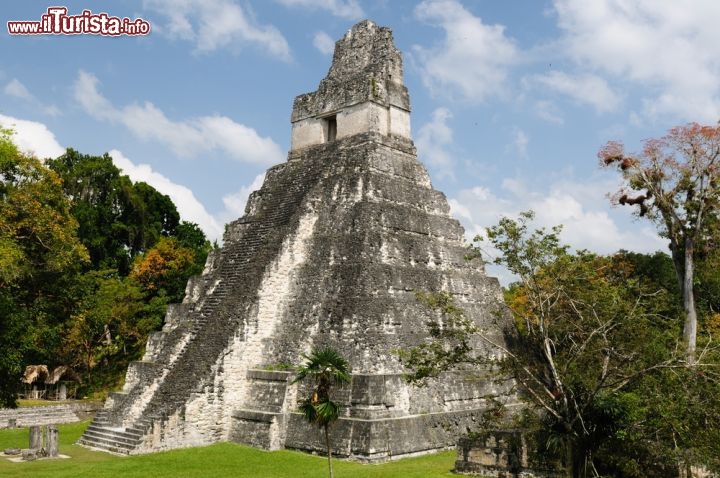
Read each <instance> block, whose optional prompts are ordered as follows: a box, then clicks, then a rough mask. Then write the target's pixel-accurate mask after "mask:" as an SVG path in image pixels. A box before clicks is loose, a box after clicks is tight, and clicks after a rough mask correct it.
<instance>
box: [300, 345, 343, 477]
mask: <svg viewBox="0 0 720 478" xmlns="http://www.w3.org/2000/svg"><path fill="white" fill-rule="evenodd" d="M303 357H304V358H305V364H303V365H301V366H300V367H298V369H297V377H295V380H293V383H296V382H299V381H300V380H303V379H305V378H306V377H310V378H312V379H313V380H314V382H315V388H314V389H313V391H312V394H311V395H310V397H308V398H306V399H305V400H303V401H302V402H300V412H301V413H302V414H303V416H304V417H305V420H307V421H308V423H311V424H315V425H317V426H318V427H319V428H322V429H323V430H324V432H325V446H326V447H327V455H328V469H329V470H330V478H333V476H334V475H333V468H332V450H331V448H330V434H329V432H328V429H329V427H330V424H331V423H332V422H334V421H335V420H337V419H338V417H339V416H340V405H339V404H337V403H335V402H333V401H332V400H331V399H330V388H331V387H333V386H336V385H343V384H346V383H349V382H350V364H348V361H347V360H345V359H344V358H343V357H342V356H341V355H340V354H339V353H338V352H337V351H336V350H334V349H332V348H330V347H325V348H322V349H313V350H312V351H311V353H310V354H309V355H303Z"/></svg>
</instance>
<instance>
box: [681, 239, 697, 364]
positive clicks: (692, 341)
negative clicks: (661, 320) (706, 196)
mask: <svg viewBox="0 0 720 478" xmlns="http://www.w3.org/2000/svg"><path fill="white" fill-rule="evenodd" d="M694 249H695V244H694V241H693V239H692V238H690V237H685V270H684V276H683V284H682V294H683V308H684V309H685V326H684V327H683V340H684V341H685V350H686V351H685V353H686V358H687V362H688V364H690V365H692V364H693V363H695V345H696V342H697V312H696V311H695V296H694V292H693V276H694V264H693V253H694V252H695V251H694Z"/></svg>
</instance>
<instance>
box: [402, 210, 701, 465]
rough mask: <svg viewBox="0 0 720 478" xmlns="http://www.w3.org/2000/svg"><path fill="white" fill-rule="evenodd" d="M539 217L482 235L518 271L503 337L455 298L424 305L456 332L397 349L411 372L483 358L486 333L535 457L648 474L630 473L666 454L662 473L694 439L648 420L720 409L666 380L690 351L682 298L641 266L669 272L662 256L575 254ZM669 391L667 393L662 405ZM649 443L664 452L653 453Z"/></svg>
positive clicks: (435, 331)
mask: <svg viewBox="0 0 720 478" xmlns="http://www.w3.org/2000/svg"><path fill="white" fill-rule="evenodd" d="M532 219H533V215H532V213H523V214H521V215H520V218H519V219H518V220H513V219H508V218H503V219H502V220H501V221H500V223H499V224H498V225H496V226H493V227H490V228H488V230H487V237H486V238H484V239H483V238H478V239H482V243H483V244H484V246H482V249H486V248H487V246H488V245H491V246H492V247H493V248H494V250H496V251H498V252H499V255H498V256H497V257H496V258H495V259H494V262H495V263H496V264H499V265H502V266H504V267H506V268H507V269H508V270H510V272H512V273H513V274H515V275H516V277H517V278H518V280H517V282H515V283H513V284H511V286H510V287H509V288H508V289H507V290H506V294H505V299H506V303H507V305H508V308H509V312H510V313H511V314H512V317H513V321H512V327H511V328H510V329H509V330H508V331H507V335H506V342H505V343H498V342H496V341H493V340H492V339H491V338H488V337H486V336H484V335H483V334H482V331H481V330H479V329H478V328H477V327H475V326H474V324H472V323H471V322H469V321H467V319H466V318H465V317H464V314H463V312H462V310H461V309H459V308H457V307H456V306H455V305H454V304H453V302H452V300H451V298H450V297H446V298H445V299H444V300H436V301H434V302H427V301H426V303H428V304H429V305H430V306H431V307H433V308H434V309H436V310H438V311H440V312H441V313H442V314H444V316H443V320H442V322H443V323H446V324H449V325H446V326H445V327H444V328H445V329H451V330H443V328H437V327H433V326H432V324H430V330H431V334H432V335H433V336H434V337H435V338H436V339H438V340H439V341H440V343H439V344H438V343H436V341H433V342H431V343H427V344H423V345H421V346H419V347H415V348H413V349H411V350H409V351H406V352H405V353H404V354H403V355H402V356H401V358H402V359H403V360H404V362H405V363H406V364H407V365H408V366H409V367H410V368H411V370H412V375H411V377H412V378H414V379H422V378H423V377H427V376H432V375H434V374H437V373H440V372H442V371H443V370H447V369H448V368H451V367H453V366H456V365H458V364H484V360H483V359H482V358H478V357H477V356H476V355H475V351H474V350H472V349H471V348H469V347H467V346H466V345H467V344H468V343H470V342H469V337H470V336H472V335H475V336H479V337H480V338H481V339H482V340H485V341H486V342H489V343H490V344H491V345H492V346H494V347H496V348H498V349H499V350H501V351H502V352H503V354H504V356H505V359H504V360H503V361H502V362H501V367H502V370H503V371H504V372H505V373H507V374H508V375H510V376H512V377H514V379H515V381H516V383H517V385H518V387H519V390H520V392H521V394H522V396H524V397H526V398H527V401H528V403H529V404H530V411H531V413H528V414H526V415H525V419H526V422H525V425H526V426H528V427H530V429H535V430H537V432H536V433H534V434H533V435H534V437H535V438H536V440H537V450H538V451H539V453H538V455H537V456H538V457H539V458H540V457H542V458H543V459H548V458H552V462H554V463H555V464H556V465H558V466H560V467H561V468H563V469H564V470H565V471H566V474H567V475H568V476H573V477H586V476H600V475H601V474H602V473H608V474H610V475H611V476H628V477H629V476H643V475H642V470H640V472H639V473H640V474H633V471H632V469H631V467H630V465H629V463H631V462H635V463H641V464H642V463H644V464H645V466H646V469H645V471H647V469H649V468H647V467H650V466H656V465H653V463H655V462H658V460H660V458H658V459H657V460H655V461H653V460H645V459H644V458H643V457H649V456H651V457H652V458H657V457H661V458H662V459H663V460H665V466H666V467H669V468H666V469H665V470H666V472H667V469H671V468H672V467H675V468H677V463H678V460H680V457H681V455H682V453H683V452H684V451H683V450H685V449H689V448H692V447H693V446H694V444H696V443H697V442H693V440H694V439H695V438H697V437H695V438H693V437H691V436H688V435H686V434H682V435H681V434H679V433H677V431H675V432H673V431H672V430H670V429H669V428H668V427H665V428H664V430H665V432H667V434H666V433H665V432H663V433H662V434H659V433H658V429H655V430H651V429H649V427H647V423H648V422H649V421H650V420H654V421H653V423H656V424H659V423H661V422H662V420H659V419H657V417H661V416H667V415H668V413H667V410H670V409H675V410H677V409H678V408H680V405H682V406H685V407H687V408H688V409H690V408H691V407H692V413H691V415H692V416H693V417H696V418H697V417H703V418H704V419H708V420H710V422H712V423H714V421H715V419H714V418H712V417H713V415H714V413H713V410H714V409H712V408H711V409H707V410H705V409H702V408H697V407H695V405H693V400H696V399H697V395H695V394H694V393H685V392H684V391H683V390H678V389H677V388H675V387H676V385H677V384H676V382H674V381H673V380H672V379H671V378H672V377H675V376H677V375H678V374H684V373H686V367H685V363H684V358H683V356H682V355H681V354H680V355H678V354H676V353H675V351H676V342H677V334H678V332H679V329H678V327H677V322H676V320H675V317H674V316H673V315H672V314H673V312H676V311H677V309H676V308H675V307H674V306H675V302H674V299H675V296H673V294H672V293H670V292H668V291H667V290H666V289H665V288H663V287H662V286H660V285H659V284H660V282H661V280H655V279H652V278H648V277H647V276H641V275H638V273H637V270H636V266H643V267H645V268H646V270H655V269H662V267H659V265H658V264H660V265H662V261H658V264H654V263H653V262H652V261H651V260H648V261H645V260H640V259H639V258H638V257H635V256H632V255H628V254H617V255H614V256H610V257H604V256H598V255H595V254H592V253H589V252H586V251H579V252H575V253H571V252H569V249H568V247H567V246H565V245H563V244H562V243H561V242H560V240H559V236H558V233H559V232H560V228H554V229H553V230H552V231H546V230H544V229H536V230H531V229H530V223H531V221H532ZM498 312H499V313H502V311H498ZM446 317H449V318H451V319H452V320H449V321H447V320H445V318H446ZM698 368H699V369H703V370H706V371H711V370H712V368H703V366H702V365H700V364H698ZM710 388H712V386H711V387H710ZM651 391H652V393H651ZM662 394H665V395H668V396H669V398H665V399H663V400H662V401H660V402H658V401H657V400H658V397H660V396H662ZM672 423H673V424H674V425H678V421H673V422H672ZM699 433H700V434H701V433H702V432H699ZM679 443H682V445H679ZM651 449H652V450H661V452H658V453H652V454H650V453H649V452H648V450H651ZM630 457H632V459H630ZM663 457H664V458H663ZM552 462H551V463H552ZM705 462H707V461H705Z"/></svg>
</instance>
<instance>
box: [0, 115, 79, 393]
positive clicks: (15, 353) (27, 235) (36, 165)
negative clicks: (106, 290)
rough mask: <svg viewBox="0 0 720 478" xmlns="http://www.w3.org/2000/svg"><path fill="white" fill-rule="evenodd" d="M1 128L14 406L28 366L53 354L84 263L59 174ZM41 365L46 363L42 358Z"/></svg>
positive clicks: (0, 252)
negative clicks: (71, 290) (25, 151)
mask: <svg viewBox="0 0 720 478" xmlns="http://www.w3.org/2000/svg"><path fill="white" fill-rule="evenodd" d="M11 134H12V133H11V132H10V131H9V130H5V129H3V130H0V349H2V350H3V352H2V353H1V354H0V356H1V357H2V358H0V379H1V381H0V383H2V388H0V400H2V403H3V404H4V405H14V403H15V399H16V397H17V392H18V387H19V385H20V380H19V379H20V376H21V372H22V369H23V367H24V365H26V364H27V363H29V362H30V361H33V362H34V361H36V360H51V359H52V358H53V353H54V350H55V347H57V345H58V343H59V339H60V330H61V328H62V322H63V320H64V319H66V318H67V317H68V315H69V313H70V308H71V305H72V304H71V303H70V302H71V301H70V299H69V297H68V295H67V293H66V290H67V288H68V287H70V286H71V285H72V283H73V281H74V278H75V277H76V276H77V274H78V273H79V271H80V268H81V267H82V266H83V265H84V264H85V263H86V262H87V260H88V253H87V250H86V249H85V247H84V246H83V245H82V244H81V243H80V241H79V240H78V237H77V230H78V224H77V221H76V220H75V218H74V217H73V216H72V215H71V213H70V204H69V201H68V199H67V197H66V196H65V194H64V191H63V189H62V182H61V180H60V178H59V177H58V175H57V174H55V173H54V172H53V171H51V170H49V169H48V168H47V167H45V166H44V165H43V164H42V162H40V161H39V160H38V159H36V158H33V157H31V156H27V155H25V154H23V153H21V152H20V151H19V150H18V148H17V146H16V145H15V144H14V143H13V141H12V136H11ZM41 363H42V362H41Z"/></svg>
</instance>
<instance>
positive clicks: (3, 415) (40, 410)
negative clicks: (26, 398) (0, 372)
mask: <svg viewBox="0 0 720 478" xmlns="http://www.w3.org/2000/svg"><path fill="white" fill-rule="evenodd" d="M96 409H97V405H93V404H78V405H73V404H63V405H47V406H38V407H23V408H14V409H0V429H2V428H24V427H30V426H35V425H54V424H58V423H73V422H78V421H80V420H82V419H83V418H84V417H85V416H87V415H89V414H90V413H92V412H93V411H94V410H96Z"/></svg>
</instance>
